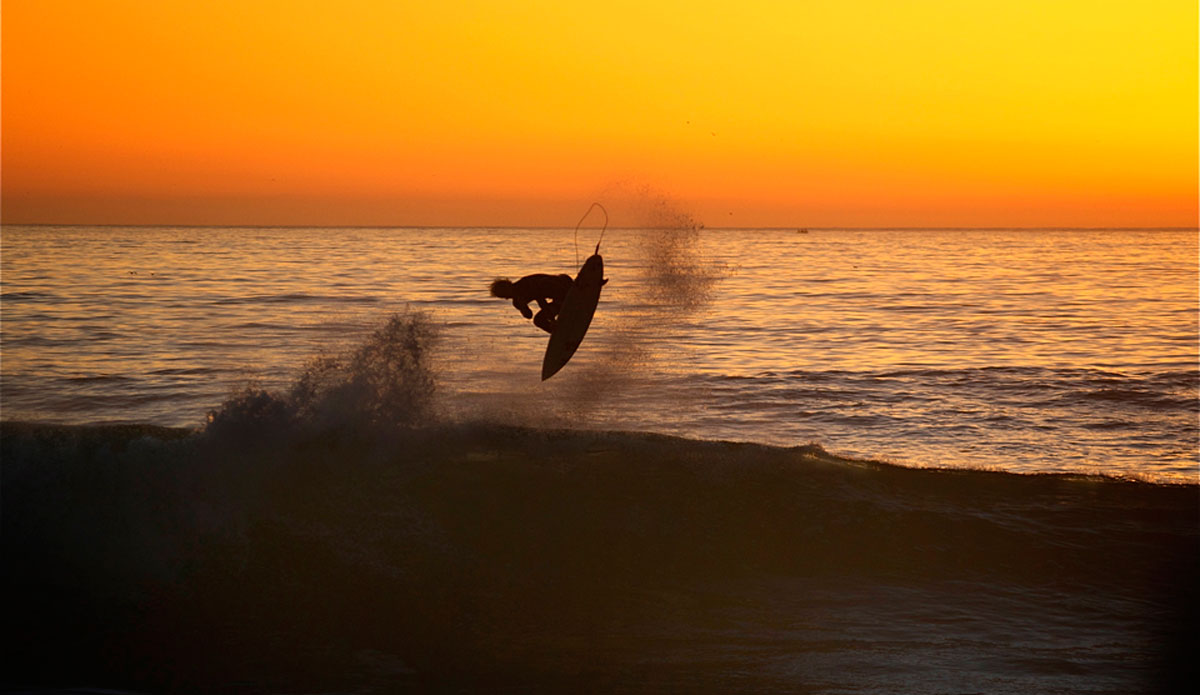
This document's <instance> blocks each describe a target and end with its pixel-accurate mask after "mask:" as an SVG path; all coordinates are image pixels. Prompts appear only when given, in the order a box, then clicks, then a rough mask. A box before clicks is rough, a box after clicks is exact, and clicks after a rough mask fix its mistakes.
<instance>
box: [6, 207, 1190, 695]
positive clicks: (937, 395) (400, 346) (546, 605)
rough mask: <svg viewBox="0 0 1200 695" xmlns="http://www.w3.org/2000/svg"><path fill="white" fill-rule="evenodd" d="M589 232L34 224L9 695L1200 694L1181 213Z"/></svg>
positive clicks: (18, 254) (17, 264) (24, 320)
mask: <svg viewBox="0 0 1200 695" xmlns="http://www.w3.org/2000/svg"><path fill="white" fill-rule="evenodd" d="M600 233H601V232H600V230H599V229H596V228H594V227H585V228H583V229H581V230H579V233H578V239H577V240H576V238H575V235H574V234H573V230H572V229H570V228H564V229H512V228H471V229H442V228H395V229H362V228H311V229H300V228H200V227H50V226H13V225H6V226H4V228H3V231H2V239H0V241H2V245H0V264H2V265H0V271H2V275H0V282H2V286H3V287H2V292H3V294H2V298H0V301H2V303H0V348H2V351H0V377H2V378H0V418H2V419H3V426H2V446H0V455H2V456H3V467H2V472H3V487H2V491H3V498H2V501H3V505H2V507H0V510H2V514H3V519H2V522H3V523H2V526H0V529H2V535H3V549H4V567H5V570H4V579H5V591H4V614H5V616H6V620H5V623H6V627H5V628H4V631H5V654H6V659H5V668H4V676H3V685H4V687H5V689H6V690H9V691H35V692H46V691H49V692H57V691H63V690H64V689H69V688H76V687H88V688H104V689H109V690H118V691H130V692H134V691H147V690H148V691H178V692H213V691H222V692H231V691H237V692H298V691H304V692H390V691H420V692H429V691H434V692H461V691H469V692H475V691H485V692H493V691H503V690H520V691H535V692H546V691H553V692H561V691H568V692H578V691H590V692H680V691H708V692H811V693H885V692H887V693H891V692H937V693H960V692H988V693H1008V692H1011V693H1028V692H1047V693H1050V692H1053V693H1125V692H1173V691H1175V688H1178V687H1190V686H1191V685H1194V684H1195V681H1196V679H1197V672H1196V666H1195V661H1194V654H1195V653H1196V649H1197V647H1198V646H1200V643H1198V641H1197V625H1198V624H1200V610H1198V606H1200V601H1198V600H1197V588H1196V587H1197V586H1200V494H1198V490H1200V487H1198V484H1200V469H1198V467H1200V458H1198V457H1200V448H1198V447H1200V401H1198V396H1200V370H1198V366H1197V365H1198V363H1200V357H1198V350H1200V328H1198V317H1200V312H1198V310H1197V268H1198V260H1197V238H1196V232H1195V230H1116V229H1114V230H1101V229H1095V230H1092V229H1089V230H1072V229H1045V230H1006V229H964V230H917V229H892V230H885V229H878V230H836V229H810V230H798V229H786V230H782V229H771V230H763V229H706V228H703V227H702V226H701V225H699V224H696V223H695V222H694V221H693V220H691V219H690V218H689V217H688V216H687V215H686V214H681V213H679V212H677V211H675V210H673V209H670V208H662V207H659V208H658V209H654V210H651V211H650V212H649V213H648V214H647V215H646V219H645V221H644V223H643V224H641V225H639V226H636V227H629V228H611V229H607V230H606V231H604V232H603V237H602V240H601V238H600ZM598 240H599V241H600V243H601V246H600V252H601V253H602V254H603V255H604V259H605V269H606V276H607V277H608V279H609V283H608V284H607V285H606V286H605V288H604V291H603V293H602V295H601V301H600V305H599V308H598V310H597V312H596V316H595V320H594V322H593V324H592V327H591V329H590V331H589V333H588V335H587V337H586V339H585V340H584V342H583V344H582V345H581V347H580V348H579V351H578V352H577V354H576V355H575V357H574V358H573V359H572V361H571V362H570V363H569V364H568V365H567V366H566V367H565V368H564V369H563V371H562V372H561V373H559V374H558V375H556V376H555V377H553V378H552V379H550V380H548V381H546V382H542V381H541V380H540V364H541V357H542V352H543V351H544V349H545V342H546V335H545V333H543V332H542V331H540V330H539V329H537V328H536V327H534V326H533V325H532V323H531V322H529V321H527V320H524V319H523V318H522V317H521V316H520V314H519V313H518V312H517V311H516V310H515V309H514V308H513V307H512V306H511V304H510V303H508V302H507V301H505V300H500V299H495V298H492V297H490V296H489V295H488V293H487V287H488V284H489V283H490V281H491V280H492V279H493V278H495V277H501V276H505V277H510V278H512V279H516V278H518V277H520V276H522V275H525V274H528V273H534V272H548V273H571V274H574V270H575V269H576V268H578V265H579V264H580V263H582V261H583V259H584V258H585V257H586V256H587V255H589V254H590V253H591V252H592V250H593V247H594V246H595V245H596V243H597V241H598Z"/></svg>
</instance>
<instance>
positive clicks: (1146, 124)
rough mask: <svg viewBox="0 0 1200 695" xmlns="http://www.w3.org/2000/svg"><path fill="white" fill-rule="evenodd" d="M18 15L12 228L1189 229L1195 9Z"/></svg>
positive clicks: (305, 7) (123, 8)
mask: <svg viewBox="0 0 1200 695" xmlns="http://www.w3.org/2000/svg"><path fill="white" fill-rule="evenodd" d="M2 10H3V16H2V22H3V36H2V41H3V63H2V70H3V75H2V77H3V95H2V97H3V122H2V128H3V143H2V144H3V160H2V165H3V169H2V172H0V174H2V184H3V209H2V211H0V213H2V215H3V221H4V222H6V223H26V222H60V223H137V224H301V225H333V224H346V225H410V224H455V225H456V224H483V225H523V224H531V225H560V226H561V225H566V226H571V225H573V224H574V222H575V220H576V219H577V218H578V216H579V214H581V213H582V212H583V210H585V209H586V208H587V205H588V204H589V203H590V202H591V201H592V200H615V199H619V198H620V197H621V196H624V195H629V194H630V192H631V191H638V190H644V189H650V190H654V191H657V192H660V193H661V194H662V195H665V196H668V197H670V198H671V199H673V200H676V201H678V202H679V204H680V205H682V206H683V207H684V208H685V209H688V210H690V211H691V212H692V214H693V215H694V216H695V217H696V218H697V219H699V220H701V221H703V222H704V223H706V224H708V225H709V226H813V227H819V226H873V225H886V226H921V225H931V226H1004V225H1014V226H1054V225H1066V226H1193V225H1195V224H1196V222H1197V196H1198V194H1197V187H1198V175H1197V156H1198V155H1197V146H1198V144H1197V127H1198V122H1197V79H1198V77H1197V21H1198V20H1197V7H1196V2H1195V0H1167V1H1158V0H1146V1H1141V2H1107V1H1101V2H1097V1H1096V0H1089V1H1087V2H1082V1H1081V2H1056V1H1054V0H1003V1H997V2H990V1H984V0H975V1H968V0H961V1H950V0H945V1H941V2H935V1H932V0H912V1H906V2H896V1H894V0H880V1H866V0H863V1H857V2H855V1H846V0H830V1H828V2H826V1H817V0H793V1H780V2H766V1H761V0H738V1H736V2H702V1H699V0H688V1H686V2H657V1H653V0H634V1H632V2H624V1H622V0H608V1H606V2H589V3H576V2H570V1H564V0H555V1H552V2H407V1H399V0H378V1H374V2H372V1H366V0H337V1H336V2H330V1H328V0H323V1H320V2H304V1H301V0H286V1H284V0H281V1H278V2H271V1H267V0H234V1H226V0H202V1H192V0H186V1H185V0H171V1H169V2H166V1H163V0H96V1H94V2H83V1H64V0H4V2H3V5H2ZM618 207H619V206H618ZM618 221H620V220H618Z"/></svg>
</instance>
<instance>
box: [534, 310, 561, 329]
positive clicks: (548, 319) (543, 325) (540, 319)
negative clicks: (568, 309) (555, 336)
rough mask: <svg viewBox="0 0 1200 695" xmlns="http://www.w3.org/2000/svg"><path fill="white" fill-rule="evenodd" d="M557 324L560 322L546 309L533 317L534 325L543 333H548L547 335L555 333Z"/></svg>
mask: <svg viewBox="0 0 1200 695" xmlns="http://www.w3.org/2000/svg"><path fill="white" fill-rule="evenodd" d="M557 324H558V321H556V320H555V318H554V315H553V314H552V313H551V312H549V311H546V310H545V309H543V310H541V311H539V312H538V313H537V315H536V316H534V317H533V325H535V326H537V327H538V328H540V329H542V330H543V331H546V332H547V333H553V332H554V326H555V325H557Z"/></svg>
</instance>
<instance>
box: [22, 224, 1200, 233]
mask: <svg viewBox="0 0 1200 695" xmlns="http://www.w3.org/2000/svg"><path fill="white" fill-rule="evenodd" d="M3 227H108V228H139V229H141V228H146V229H150V228H162V227H181V228H187V229H528V230H541V229H546V230H550V229H571V228H572V226H571V225H521V224H194V223H186V224H172V223H165V224H157V223H156V224H145V223H135V224H123V223H84V222H0V228H3ZM608 228H609V229H614V230H635V229H654V228H656V227H654V226H652V225H632V226H631V225H621V226H616V225H614V226H611V227H608ZM585 229H592V227H586V228H585ZM696 229H697V230H704V229H711V230H718V231H738V230H745V231H789V230H795V231H796V232H814V231H816V232H852V231H863V232H907V231H924V232H956V231H964V232H966V231H978V232H987V231H994V232H1001V231H1011V232H1018V231H1029V232H1053V231H1062V232H1086V231H1097V232H1099V231H1109V232H1140V231H1162V232H1188V231H1200V225H1196V226H1172V225H1168V226H1160V225H1154V226H1145V227H1130V226H1119V227H1106V226H1095V225H1089V226H1067V225H1039V226H1004V225H999V226H998V225H985V226H966V225H944V226H936V227H934V226H921V225H903V226H880V225H865V226H858V225H855V226H848V225H836V226H835V225H829V226H807V227H806V226H803V225H768V226H753V225H752V226H709V225H705V224H698V225H696Z"/></svg>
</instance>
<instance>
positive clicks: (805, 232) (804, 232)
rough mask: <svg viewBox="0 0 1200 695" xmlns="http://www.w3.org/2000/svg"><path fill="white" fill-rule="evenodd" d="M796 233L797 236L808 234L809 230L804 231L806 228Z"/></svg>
mask: <svg viewBox="0 0 1200 695" xmlns="http://www.w3.org/2000/svg"><path fill="white" fill-rule="evenodd" d="M796 233H797V234H808V230H807V229H804V228H801V229H797V230H796Z"/></svg>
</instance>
